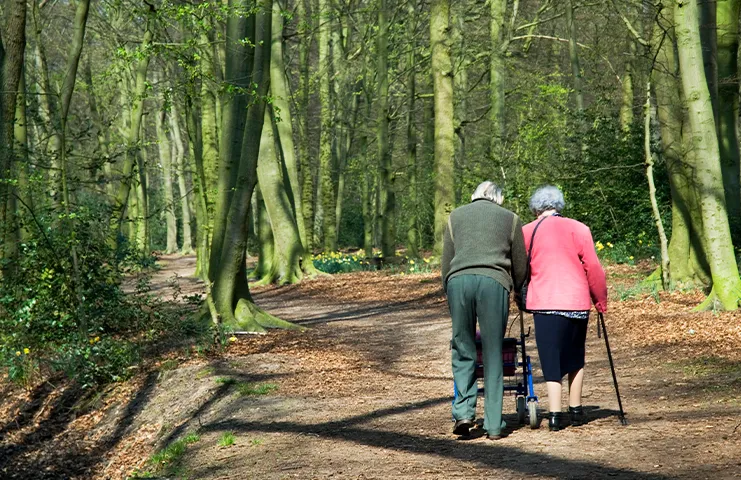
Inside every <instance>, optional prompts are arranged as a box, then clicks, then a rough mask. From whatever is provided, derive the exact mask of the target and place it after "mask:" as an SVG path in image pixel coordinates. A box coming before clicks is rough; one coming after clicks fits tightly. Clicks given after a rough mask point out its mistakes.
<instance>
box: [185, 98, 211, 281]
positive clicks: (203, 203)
mask: <svg viewBox="0 0 741 480" xmlns="http://www.w3.org/2000/svg"><path fill="white" fill-rule="evenodd" d="M189 90H190V92H189V93H188V94H187V95H186V97H185V122H186V126H187V130H188V138H189V141H188V145H189V146H190V160H191V172H192V173H193V186H194V187H193V188H194V189H195V192H196V202H195V203H196V208H195V210H196V273H195V275H196V276H197V277H198V278H200V279H202V280H204V281H207V280H208V279H209V241H210V240H209V235H208V226H209V225H210V219H209V214H208V185H207V183H206V172H205V167H204V164H203V143H202V142H201V128H200V125H199V122H198V111H197V110H196V105H195V104H194V102H195V101H197V98H196V93H195V92H196V90H195V88H193V87H192V86H191V88H190V89H189Z"/></svg>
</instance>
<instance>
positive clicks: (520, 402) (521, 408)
mask: <svg viewBox="0 0 741 480" xmlns="http://www.w3.org/2000/svg"><path fill="white" fill-rule="evenodd" d="M526 411H527V408H526V407H525V397H517V421H518V422H519V424H520V425H524V424H525V412H526Z"/></svg>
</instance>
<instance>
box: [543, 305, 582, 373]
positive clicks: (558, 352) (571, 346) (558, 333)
mask: <svg viewBox="0 0 741 480" xmlns="http://www.w3.org/2000/svg"><path fill="white" fill-rule="evenodd" d="M533 319H534V320H535V343H536V344H537V346H538V357H539V358H540V366H541V368H542V369H543V376H544V377H545V381H546V382H560V381H561V379H562V378H563V377H564V375H566V374H568V373H571V372H576V371H577V370H579V369H581V368H584V342H585V341H586V339H587V324H588V323H589V320H576V319H572V318H567V317H564V316H562V315H545V314H542V313H534V314H533Z"/></svg>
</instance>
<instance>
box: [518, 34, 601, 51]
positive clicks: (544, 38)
mask: <svg viewBox="0 0 741 480" xmlns="http://www.w3.org/2000/svg"><path fill="white" fill-rule="evenodd" d="M528 38H540V39H543V40H554V41H556V42H564V43H569V39H568V38H560V37H552V36H550V35H520V36H518V37H512V40H526V39H528ZM576 44H577V45H579V46H580V47H581V48H586V49H591V48H592V47H590V46H588V45H584V44H583V43H578V42H577V43H576Z"/></svg>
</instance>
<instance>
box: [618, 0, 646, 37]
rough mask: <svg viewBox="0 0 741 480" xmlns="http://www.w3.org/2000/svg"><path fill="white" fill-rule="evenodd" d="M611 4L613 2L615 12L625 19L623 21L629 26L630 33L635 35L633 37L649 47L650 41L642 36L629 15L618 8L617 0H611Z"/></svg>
mask: <svg viewBox="0 0 741 480" xmlns="http://www.w3.org/2000/svg"><path fill="white" fill-rule="evenodd" d="M610 4H612V8H614V9H615V12H616V13H617V14H618V15H620V18H621V19H622V20H623V23H624V24H625V26H626V27H627V28H628V31H630V34H631V35H633V37H634V38H635V39H636V42H638V43H640V44H641V45H643V46H644V47H648V46H649V44H648V42H647V41H646V40H645V39H644V38H643V37H642V36H641V34H640V33H638V30H636V29H635V28H634V27H633V24H631V23H630V20H628V17H626V16H625V15H623V12H621V11H620V10H619V9H618V7H617V5H616V4H615V0H610Z"/></svg>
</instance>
